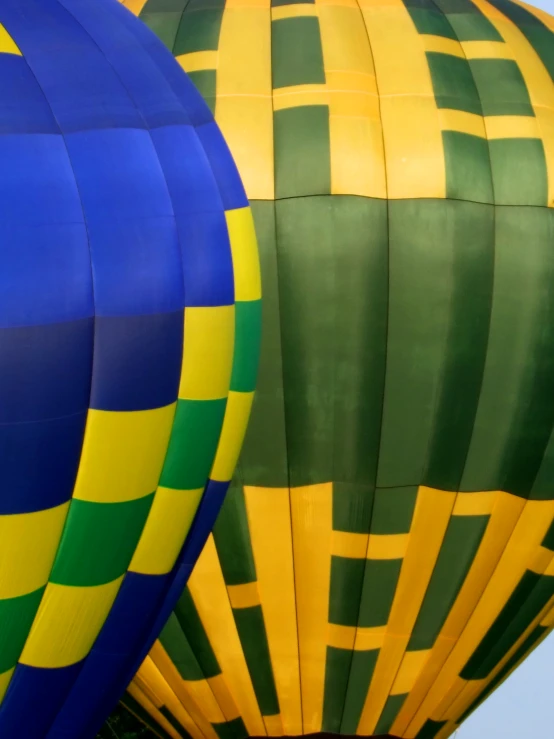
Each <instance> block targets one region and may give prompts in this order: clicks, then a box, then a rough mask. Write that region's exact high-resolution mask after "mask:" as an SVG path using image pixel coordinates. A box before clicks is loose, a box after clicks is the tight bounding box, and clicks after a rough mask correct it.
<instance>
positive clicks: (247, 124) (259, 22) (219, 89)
mask: <svg viewBox="0 0 554 739" xmlns="http://www.w3.org/2000/svg"><path fill="white" fill-rule="evenodd" d="M269 5H270V3H269V2H264V7H248V6H247V5H246V3H244V4H243V5H242V6H240V7H234V4H233V3H230V2H227V3H226V6H225V10H224V11H223V18H222V22H221V31H220V34H219V46H218V48H219V63H218V73H217V81H216V109H215V111H216V121H217V122H218V124H219V126H220V127H221V130H222V132H223V135H224V136H225V139H226V141H227V143H228V145H229V148H230V149H231V153H232V154H233V157H234V160H235V162H236V164H237V167H238V169H239V172H240V174H241V179H242V181H243V184H244V187H245V189H246V194H247V196H248V198H249V199H250V200H273V199H274V197H275V185H274V165H273V110H272V103H271V89H272V85H271V51H270V49H271V12H270V8H269Z"/></svg>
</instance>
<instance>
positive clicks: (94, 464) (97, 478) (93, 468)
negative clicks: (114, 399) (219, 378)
mask: <svg viewBox="0 0 554 739" xmlns="http://www.w3.org/2000/svg"><path fill="white" fill-rule="evenodd" d="M175 406H176V404H175V403H171V405H167V406H165V407H163V408H155V409H154V410H148V411H118V412H113V411H99V410H94V409H92V408H91V409H90V410H89V412H88V418H87V424H86V429H85V438H84V442H83V451H82V454H81V463H80V465H79V472H78V473H77V480H76V482H75V490H74V492H73V497H74V498H79V499H80V500H89V501H94V502H96V503H123V502H125V501H129V500H135V499H137V498H142V497H143V496H145V495H149V494H150V493H153V492H154V491H155V490H156V488H157V487H158V481H159V479H160V474H161V471H162V465H163V463H164V459H165V454H166V451H167V446H168V443H169V435H170V434H171V427H172V425H173V417H174V415H175Z"/></svg>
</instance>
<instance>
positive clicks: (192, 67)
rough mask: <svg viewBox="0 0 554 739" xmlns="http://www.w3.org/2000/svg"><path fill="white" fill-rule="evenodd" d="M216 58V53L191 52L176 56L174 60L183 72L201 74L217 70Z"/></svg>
mask: <svg viewBox="0 0 554 739" xmlns="http://www.w3.org/2000/svg"><path fill="white" fill-rule="evenodd" d="M217 56H218V55H217V51H192V52H190V53H189V54H177V56H176V57H175V59H177V61H178V62H179V64H180V65H181V66H182V67H183V69H184V70H185V72H201V71H203V70H205V69H217Z"/></svg>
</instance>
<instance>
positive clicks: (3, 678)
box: [0, 667, 15, 704]
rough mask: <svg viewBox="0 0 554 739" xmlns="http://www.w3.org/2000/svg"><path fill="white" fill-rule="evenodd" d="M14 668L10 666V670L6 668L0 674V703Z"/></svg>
mask: <svg viewBox="0 0 554 739" xmlns="http://www.w3.org/2000/svg"><path fill="white" fill-rule="evenodd" d="M14 670H15V667H12V668H11V670H6V672H3V673H2V674H0V704H1V703H2V701H3V699H4V696H5V695H6V690H7V689H8V685H9V684H10V680H11V679H12V675H13V671H14Z"/></svg>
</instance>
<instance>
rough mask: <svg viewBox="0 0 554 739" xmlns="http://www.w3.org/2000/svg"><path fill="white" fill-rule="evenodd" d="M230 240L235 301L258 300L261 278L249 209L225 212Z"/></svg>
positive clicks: (254, 232)
mask: <svg viewBox="0 0 554 739" xmlns="http://www.w3.org/2000/svg"><path fill="white" fill-rule="evenodd" d="M225 218H226V219H227V230H228V231H229V238H230V240H231V252H232V255H233V271H234V277H235V300H259V299H260V298H261V297H262V278H261V275H260V259H259V257H258V242H257V240H256V231H255V230H254V220H253V218H252V211H251V210H250V208H237V209H236V210H228V211H226V212H225Z"/></svg>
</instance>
